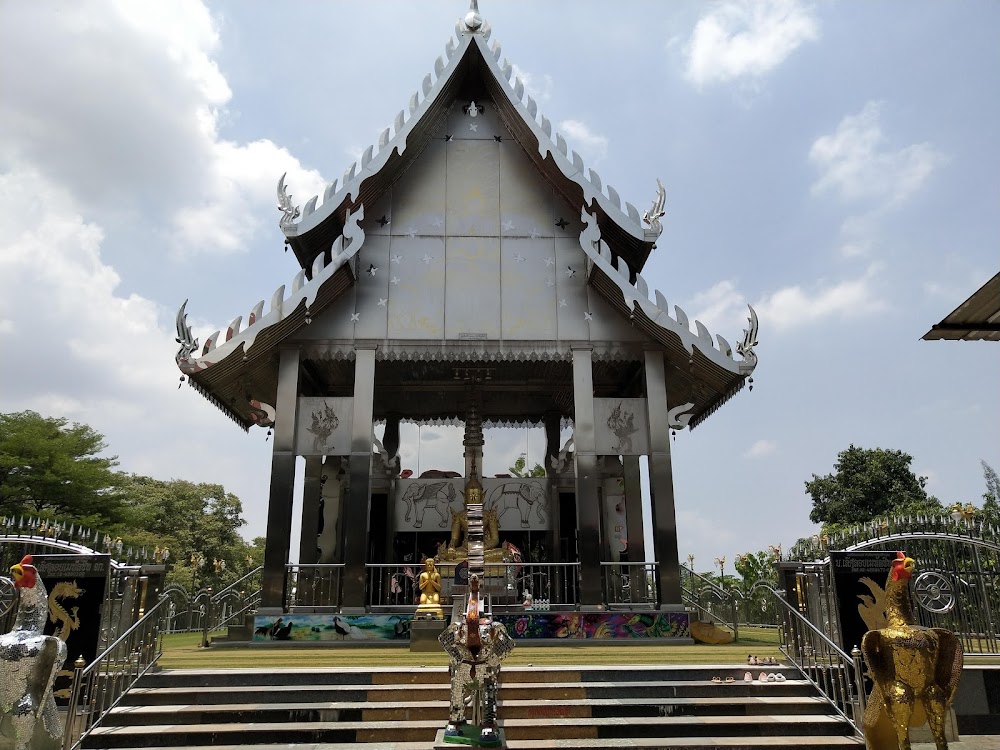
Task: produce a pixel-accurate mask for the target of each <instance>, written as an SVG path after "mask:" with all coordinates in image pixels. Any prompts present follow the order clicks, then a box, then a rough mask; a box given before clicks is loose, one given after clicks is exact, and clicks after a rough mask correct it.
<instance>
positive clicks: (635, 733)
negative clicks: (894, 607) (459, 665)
mask: <svg viewBox="0 0 1000 750" xmlns="http://www.w3.org/2000/svg"><path fill="white" fill-rule="evenodd" d="M441 725H442V719H441V718H435V719H421V720H410V721H405V722H400V721H360V722H355V721H341V722H324V721H297V722H283V723H278V724H275V723H237V722H232V723H221V724H186V725H180V724H175V725H141V726H100V727H98V728H97V729H95V730H94V731H93V732H92V733H91V735H90V736H89V737H88V738H87V739H86V740H85V742H84V747H87V748H131V747H144V746H146V745H148V744H152V743H151V742H150V741H151V740H152V741H153V742H155V743H156V744H159V745H168V746H173V747H181V746H183V747H189V746H191V745H217V744H227V743H228V744H236V743H237V742H239V743H242V744H244V745H257V744H263V743H285V744H313V743H328V742H355V743H363V742H368V743H371V742H432V741H433V740H434V737H435V735H436V734H437V731H438V730H439V729H440V728H441ZM845 726H846V725H845V722H844V721H843V720H842V719H841V718H840V717H834V716H818V715H817V716H801V715H780V716H779V715H760V716H712V717H675V716H659V717H645V716H637V717H621V716H615V717H601V718H593V717H590V718H569V719H558V718H548V719H546V720H545V721H544V722H541V723H540V722H539V721H538V720H537V719H506V718H505V719H504V720H503V728H504V733H505V734H506V737H507V739H508V740H509V741H512V740H555V739H567V740H575V739H580V738H583V739H607V738H611V737H618V738H629V737H633V738H634V737H647V738H648V737H660V738H663V737H741V738H748V737H762V736H771V737H775V736H784V737H786V738H787V737H790V736H802V735H805V736H813V737H815V736H824V735H825V736H829V735H843V734H845Z"/></svg>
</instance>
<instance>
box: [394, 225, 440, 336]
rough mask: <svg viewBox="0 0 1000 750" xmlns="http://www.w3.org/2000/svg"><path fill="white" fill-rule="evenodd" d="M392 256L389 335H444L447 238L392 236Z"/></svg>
mask: <svg viewBox="0 0 1000 750" xmlns="http://www.w3.org/2000/svg"><path fill="white" fill-rule="evenodd" d="M390 256H391V257H390V264H389V267H390V271H389V302H388V303H387V305H388V307H389V338H398V339H437V338H441V337H442V336H443V335H444V297H445V287H444V284H445V267H446V266H445V241H444V238H443V237H419V236H417V237H412V238H411V237H408V236H401V237H393V238H392V245H391V252H390ZM394 258H398V259H399V261H398V262H396V261H395V260H394Z"/></svg>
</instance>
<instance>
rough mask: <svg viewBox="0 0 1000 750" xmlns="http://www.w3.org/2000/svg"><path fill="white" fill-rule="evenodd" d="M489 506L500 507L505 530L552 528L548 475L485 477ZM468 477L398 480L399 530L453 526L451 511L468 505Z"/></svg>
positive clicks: (486, 507)
mask: <svg viewBox="0 0 1000 750" xmlns="http://www.w3.org/2000/svg"><path fill="white" fill-rule="evenodd" d="M482 482H483V489H484V496H485V498H486V499H485V502H484V503H483V505H484V507H485V509H486V510H494V509H495V510H496V511H497V518H498V520H499V523H500V530H501V531H523V530H531V531H544V530H546V529H548V528H549V497H550V495H549V480H548V479H547V478H533V479H508V478H493V479H489V478H487V479H483V480H482ZM464 489H465V479H464V478H463V477H456V478H454V479H400V480H398V481H397V482H396V498H395V513H394V517H395V518H394V520H395V529H396V531H421V530H423V531H438V530H444V529H450V528H451V513H452V512H455V513H459V512H461V511H462V510H464V509H465V497H464V495H463V491H464Z"/></svg>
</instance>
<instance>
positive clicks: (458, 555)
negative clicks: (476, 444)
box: [437, 469, 514, 563]
mask: <svg viewBox="0 0 1000 750" xmlns="http://www.w3.org/2000/svg"><path fill="white" fill-rule="evenodd" d="M464 495H465V510H461V511H458V512H455V511H454V510H452V511H451V536H450V538H449V539H448V546H447V548H446V549H444V550H443V551H441V552H439V553H438V556H437V561H438V562H445V563H459V562H462V561H463V560H467V559H468V557H469V506H470V505H473V504H480V505H481V504H482V502H483V486H482V484H480V482H479V479H478V478H477V477H476V474H475V469H473V473H472V476H471V477H470V478H469V481H468V482H467V483H466V485H465V492H464ZM483 559H484V561H485V562H487V563H499V562H513V559H514V558H513V555H512V554H511V553H510V552H509V551H508V550H507V549H506V548H504V547H502V546H501V544H500V520H499V517H498V515H497V511H496V509H491V510H483Z"/></svg>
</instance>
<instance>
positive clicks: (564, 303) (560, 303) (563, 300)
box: [559, 297, 566, 307]
mask: <svg viewBox="0 0 1000 750" xmlns="http://www.w3.org/2000/svg"><path fill="white" fill-rule="evenodd" d="M559 307H566V298H565V297H563V298H562V299H561V300H559Z"/></svg>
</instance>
